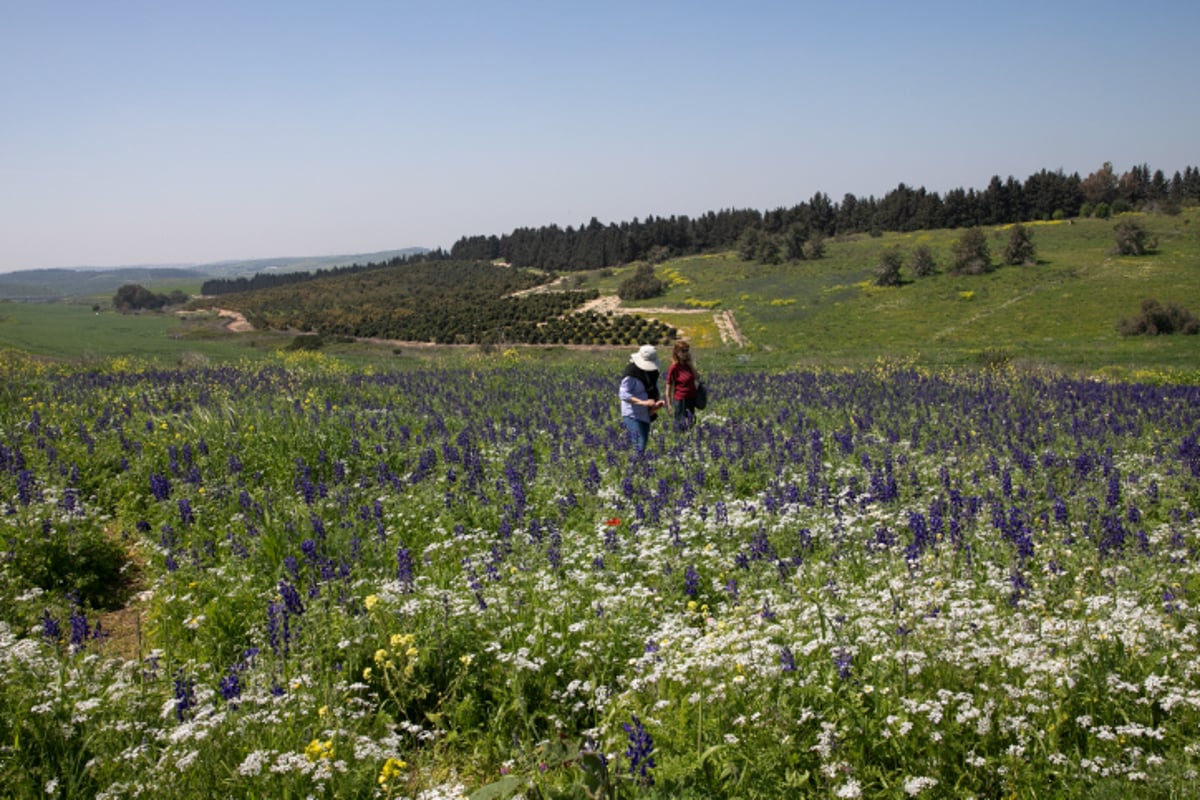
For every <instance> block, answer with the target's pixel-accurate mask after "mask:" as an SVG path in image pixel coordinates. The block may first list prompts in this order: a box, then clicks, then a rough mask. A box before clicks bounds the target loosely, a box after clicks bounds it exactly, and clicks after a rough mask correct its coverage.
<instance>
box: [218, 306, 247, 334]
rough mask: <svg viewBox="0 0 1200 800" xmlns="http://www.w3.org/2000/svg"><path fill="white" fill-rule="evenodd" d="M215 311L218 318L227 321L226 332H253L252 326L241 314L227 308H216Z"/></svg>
mask: <svg viewBox="0 0 1200 800" xmlns="http://www.w3.org/2000/svg"><path fill="white" fill-rule="evenodd" d="M216 311H217V316H218V317H225V318H228V319H229V322H226V323H225V328H226V330H229V331H232V332H233V333H247V332H249V331H252V330H254V326H253V325H251V324H250V322H249V320H247V319H246V316H245V315H244V314H242V312H240V311H233V310H231V309H228V308H218V309H216Z"/></svg>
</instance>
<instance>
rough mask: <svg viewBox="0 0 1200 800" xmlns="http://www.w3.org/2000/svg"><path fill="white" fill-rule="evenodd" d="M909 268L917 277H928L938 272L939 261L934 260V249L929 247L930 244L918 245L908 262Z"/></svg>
mask: <svg viewBox="0 0 1200 800" xmlns="http://www.w3.org/2000/svg"><path fill="white" fill-rule="evenodd" d="M908 269H909V271H911V272H912V274H913V276H914V277H917V278H928V277H929V276H930V275H932V274H934V273H935V272H937V261H935V260H934V258H933V251H932V250H931V249H929V245H927V244H919V245H917V247H916V249H915V250H913V254H912V258H911V259H910V260H909V262H908Z"/></svg>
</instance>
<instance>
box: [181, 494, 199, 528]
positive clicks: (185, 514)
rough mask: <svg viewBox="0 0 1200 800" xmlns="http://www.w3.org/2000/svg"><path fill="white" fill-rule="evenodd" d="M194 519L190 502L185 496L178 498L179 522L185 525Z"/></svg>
mask: <svg viewBox="0 0 1200 800" xmlns="http://www.w3.org/2000/svg"><path fill="white" fill-rule="evenodd" d="M195 521H196V515H195V514H194V513H192V503H191V501H190V500H188V499H187V498H186V497H181V498H179V524H181V525H183V526H184V527H187V526H188V525H191V524H192V523H193V522H195Z"/></svg>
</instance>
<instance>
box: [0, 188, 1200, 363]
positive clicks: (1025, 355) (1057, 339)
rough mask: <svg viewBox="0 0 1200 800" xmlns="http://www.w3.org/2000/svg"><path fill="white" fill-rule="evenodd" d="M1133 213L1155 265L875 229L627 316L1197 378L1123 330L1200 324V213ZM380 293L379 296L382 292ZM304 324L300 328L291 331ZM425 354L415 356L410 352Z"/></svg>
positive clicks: (174, 346) (89, 349)
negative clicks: (961, 261) (1006, 253)
mask: <svg viewBox="0 0 1200 800" xmlns="http://www.w3.org/2000/svg"><path fill="white" fill-rule="evenodd" d="M1121 219H1134V220H1136V221H1138V222H1139V223H1140V224H1141V225H1143V226H1144V227H1145V228H1146V229H1147V230H1148V231H1149V232H1150V233H1151V235H1152V236H1153V237H1155V238H1156V239H1157V242H1158V244H1157V248H1156V249H1155V250H1154V251H1153V252H1152V253H1151V254H1149V255H1145V256H1139V257H1121V256H1115V255H1113V254H1112V252H1111V251H1112V248H1113V245H1114V242H1115V235H1114V226H1115V225H1116V223H1117V220H1099V219H1077V220H1072V221H1064V222H1041V223H1029V224H1027V227H1028V228H1029V230H1031V231H1032V232H1033V237H1034V244H1035V246H1036V248H1037V264H1036V265H1033V266H1020V267H1014V266H998V267H997V268H996V269H995V271H994V272H991V273H987V274H983V275H973V276H972V275H953V274H950V273H949V271H948V269H947V267H948V264H949V262H950V258H951V248H952V246H953V244H954V243H955V242H956V241H957V240H958V239H959V238H960V237H961V236H962V233H963V231H962V230H937V231H920V232H914V233H903V234H901V233H887V234H883V235H882V236H870V235H866V234H863V235H856V236H853V237H846V238H842V239H834V240H830V241H829V242H828V247H827V250H826V254H825V257H824V258H821V259H817V260H808V261H798V262H792V263H782V264H778V265H765V264H760V263H756V262H751V261H743V260H741V259H740V258H739V257H738V256H737V254H735V253H731V252H727V253H716V254H708V255H703V256H695V257H688V258H681V259H675V260H670V261H667V262H664V263H662V264H659V265H657V266H656V267H655V273H656V275H657V276H658V277H659V278H660V279H662V280H663V281H664V283H666V284H667V287H668V288H667V291H666V293H665V294H664V295H663V296H661V297H656V298H653V299H650V300H644V301H638V302H635V303H626V304H622V305H621V306H620V308H619V309H618V310H617V311H616V312H615V314H614V316H620V313H621V312H636V313H639V314H642V315H644V316H647V317H652V318H654V319H656V320H659V321H661V322H662V323H663V324H665V325H667V326H670V327H677V328H679V329H680V330H681V331H682V332H683V335H685V336H687V337H689V338H690V339H692V341H693V342H694V343H695V345H696V348H697V350H698V352H699V353H701V354H702V358H703V360H704V363H705V364H706V365H708V366H709V368H711V369H737V368H739V367H741V366H744V365H749V366H753V367H765V368H782V367H791V366H817V365H828V366H862V365H868V364H872V363H874V362H876V361H878V360H880V359H884V360H889V361H897V360H903V361H911V362H912V363H914V364H921V365H928V366H933V367H937V366H945V365H979V364H996V363H1014V364H1017V365H1046V366H1050V367H1055V368H1062V369H1068V370H1082V371H1088V372H1104V371H1107V372H1112V373H1116V374H1134V373H1136V372H1138V371H1140V370H1168V371H1173V372H1176V373H1180V372H1182V373H1187V374H1194V373H1195V372H1196V370H1197V369H1198V366H1197V365H1200V336H1185V335H1174V336H1156V337H1146V336H1132V337H1126V336H1122V335H1121V334H1120V333H1118V331H1117V323H1118V321H1119V320H1121V319H1122V318H1128V317H1132V316H1135V315H1137V314H1138V313H1139V308H1140V304H1141V301H1142V300H1143V299H1146V298H1155V299H1158V300H1160V301H1162V302H1164V303H1165V302H1174V303H1177V304H1179V305H1182V306H1183V307H1185V308H1186V309H1188V310H1190V311H1192V312H1193V313H1198V314H1200V209H1197V208H1189V209H1185V210H1184V211H1183V213H1181V214H1178V215H1174V216H1168V215H1142V214H1132V215H1123V216H1122V217H1121ZM986 233H987V237H988V244H989V247H990V250H991V253H992V261H993V263H994V264H997V265H998V264H999V263H1000V260H1001V257H1000V254H1001V253H1002V252H1003V249H1004V245H1005V242H1006V241H1007V238H1008V235H1009V232H1008V228H1007V227H1000V228H994V229H988V230H987V231H986ZM919 245H926V246H928V247H929V249H930V250H931V251H932V253H933V256H934V258H935V260H936V261H937V262H938V271H937V273H936V274H934V275H931V276H929V277H924V278H914V277H913V276H912V274H911V271H910V268H909V266H908V263H909V261H910V260H911V256H912V252H913V250H914V249H915V248H916V247H918V246H919ZM893 248H898V249H899V250H900V252H901V253H902V254H903V255H904V256H905V258H906V264H905V267H904V268H902V270H901V277H902V283H901V285H899V286H895V287H880V286H876V285H875V283H874V274H875V269H876V267H877V265H878V264H879V260H880V256H881V254H882V253H884V252H885V251H887V250H889V249H893ZM636 266H637V265H636V264H630V265H628V266H626V267H622V268H619V269H611V270H595V271H592V272H575V273H569V274H568V275H567V276H566V279H565V280H564V282H563V283H562V284H559V285H560V286H563V287H565V288H568V289H572V290H581V291H585V292H588V293H589V294H591V293H596V292H598V293H599V294H600V295H601V297H602V298H603V297H606V296H607V297H608V298H609V301H610V303H612V304H614V305H615V304H616V297H615V294H616V289H617V287H618V285H619V284H620V282H621V281H622V280H624V279H625V278H627V277H628V276H630V275H632V274H633V271H634V270H635V269H636ZM513 277H515V276H513ZM360 282H361V281H360ZM336 285H338V284H337V283H336V282H334V283H331V284H329V285H328V286H336ZM328 286H327V287H326V288H328ZM464 288H465V287H464ZM504 288H505V291H511V290H512V288H513V287H512V286H507V285H506V286H505V287H504ZM372 291H373V292H375V293H376V297H375V299H376V301H378V300H379V294H380V293H379V289H378V288H377V289H373V290H372ZM250 294H253V293H250ZM319 296H322V297H323V300H324V302H325V303H326V304H332V305H333V306H334V307H337V308H340V309H342V311H341V312H339V313H349V312H350V310H351V309H352V310H353V313H354V314H355V315H361V314H367V313H369V312H370V306H369V305H366V304H364V303H362V302H360V301H361V298H357V299H355V298H347V297H337V296H331V295H330V294H329V293H328V292H325V293H324V294H323V295H319ZM447 297H448V296H447V295H445V294H442V295H439V296H438V298H437V300H436V302H429V303H425V304H424V307H425V308H426V309H427V310H429V311H430V312H431V313H432V312H436V313H437V314H439V315H440V317H439V319H441V318H443V317H445V316H446V314H447V308H446V306H447V303H449V302H451V301H450V300H448V299H447ZM225 299H229V300H231V301H232V300H233V297H232V296H231V297H230V298H223V299H222V302H223V303H224V301H225ZM293 299H294V298H293ZM410 300H411V298H410ZM231 305H236V304H234V303H231ZM408 306H409V307H408V309H407V311H406V313H408V314H419V313H421V309H422V304H421V303H416V302H410V303H409V304H408ZM724 312H730V313H731V314H732V318H733V320H734V321H735V322H736V324H737V326H738V327H739V328H740V331H741V333H742V335H743V336H744V337H745V340H746V341H745V342H744V343H743V344H742V345H738V344H736V343H734V342H732V341H731V340H730V339H729V338H728V337H724V338H723V337H722V335H721V332H720V330H719V329H718V326H717V321H718V320H717V319H716V316H717V315H723V314H724ZM556 313H557V312H556ZM296 319H297V318H290V320H289V325H295V320H296ZM443 324H444V323H443ZM342 333H344V331H342ZM291 337H292V334H290V333H284V332H277V333H273V334H272V333H270V332H265V331H258V332H255V333H253V334H236V333H230V332H227V331H225V330H224V328H223V327H222V325H221V324H220V323H219V321H216V320H212V319H210V320H204V319H203V318H201V319H200V320H191V321H186V320H179V319H177V318H175V317H174V316H159V315H153V314H151V315H143V316H133V317H128V316H122V315H118V314H115V313H111V312H109V311H107V309H106V310H105V313H103V314H100V315H96V314H94V313H92V311H91V309H90V307H86V306H68V305H26V304H17V303H5V304H2V306H0V348H14V349H18V350H22V351H26V352H31V353H34V354H39V355H50V356H54V357H63V358H72V357H88V358H99V357H104V356H105V355H138V356H141V357H146V358H151V359H155V360H168V361H169V360H179V359H181V358H183V357H185V356H193V355H195V354H203V355H204V356H205V357H207V358H211V359H217V360H223V359H227V358H233V357H240V356H241V355H247V356H253V357H260V356H262V355H265V354H267V353H269V352H271V351H272V350H274V349H276V348H279V347H282V346H285V345H286V344H288V343H289V342H290V341H291ZM426 341H429V340H426ZM500 344H502V345H504V346H507V344H505V343H504V342H501V343H500ZM529 347H530V348H531V352H537V353H539V354H540V356H539V357H541V358H543V359H555V360H558V359H562V360H571V359H583V358H591V359H611V358H613V357H614V352H615V350H620V351H622V352H623V350H624V349H627V347H626V346H625V345H617V346H616V347H615V350H613V349H612V348H608V347H605V346H604V344H603V341H602V340H597V341H594V342H593V343H592V346H591V347H590V348H588V349H586V350H584V349H578V348H568V347H564V346H561V345H560V344H553V343H543V344H535V345H529ZM330 349H331V350H332V351H333V352H336V353H338V354H340V355H348V356H353V357H355V358H366V359H371V358H394V357H395V353H396V352H397V347H396V346H395V345H383V346H380V345H370V344H367V343H362V344H357V345H354V344H346V343H345V342H341V343H339V344H337V345H336V346H334V345H331V346H330ZM481 349H482V350H483V351H487V350H488V348H477V347H475V346H473V345H472V346H466V347H458V348H449V349H447V348H442V349H436V348H422V352H421V355H420V357H421V358H435V359H457V358H461V357H464V355H465V357H476V356H478V355H479V352H480V350H481ZM415 352H417V351H416V350H415V349H413V348H407V347H405V348H404V353H405V355H406V356H407V355H411V354H413V353H415Z"/></svg>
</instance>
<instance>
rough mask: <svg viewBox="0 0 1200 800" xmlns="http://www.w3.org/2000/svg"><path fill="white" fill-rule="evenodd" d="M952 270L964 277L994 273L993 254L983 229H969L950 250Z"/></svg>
mask: <svg viewBox="0 0 1200 800" xmlns="http://www.w3.org/2000/svg"><path fill="white" fill-rule="evenodd" d="M950 254H951V258H952V259H953V262H952V263H953V266H952V269H953V271H954V272H956V273H959V274H963V275H982V274H983V273H985V272H991V271H992V253H991V250H989V249H988V243H987V237H986V236H985V235H984V233H983V229H982V228H978V227H976V228H969V229H968V230H966V231H965V232H964V233H963V235H962V236H960V237H959V239H958V241H956V242H955V243H954V244H953V245H952V246H951V248H950Z"/></svg>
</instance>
